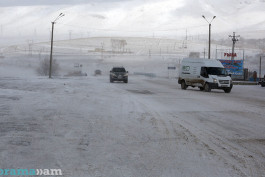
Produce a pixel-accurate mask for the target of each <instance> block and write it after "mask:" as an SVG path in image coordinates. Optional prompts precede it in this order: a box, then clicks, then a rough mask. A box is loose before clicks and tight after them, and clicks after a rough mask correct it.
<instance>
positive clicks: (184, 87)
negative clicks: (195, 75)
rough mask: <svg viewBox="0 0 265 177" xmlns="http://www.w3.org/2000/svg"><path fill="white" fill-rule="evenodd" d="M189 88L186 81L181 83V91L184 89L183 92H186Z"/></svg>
mask: <svg viewBox="0 0 265 177" xmlns="http://www.w3.org/2000/svg"><path fill="white" fill-rule="evenodd" d="M187 87H188V86H187V85H186V83H185V81H184V80H183V81H182V82H181V89H182V90H186V89H187Z"/></svg>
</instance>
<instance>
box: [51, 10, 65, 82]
mask: <svg viewBox="0 0 265 177" xmlns="http://www.w3.org/2000/svg"><path fill="white" fill-rule="evenodd" d="M63 16H64V14H63V13H60V15H59V16H58V17H57V18H56V19H55V20H54V21H53V22H52V35H51V53H50V68H49V78H52V52H53V30H54V24H55V21H56V20H58V19H59V18H61V17H63Z"/></svg>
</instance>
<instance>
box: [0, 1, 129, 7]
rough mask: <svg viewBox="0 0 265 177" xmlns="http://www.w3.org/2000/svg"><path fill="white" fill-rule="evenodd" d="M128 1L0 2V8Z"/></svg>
mask: <svg viewBox="0 0 265 177" xmlns="http://www.w3.org/2000/svg"><path fill="white" fill-rule="evenodd" d="M117 1H129V0H0V6H2V7H7V6H35V5H60V4H61V5H62V4H82V3H95V2H98V3H100V2H117Z"/></svg>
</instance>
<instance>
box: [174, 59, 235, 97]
mask: <svg viewBox="0 0 265 177" xmlns="http://www.w3.org/2000/svg"><path fill="white" fill-rule="evenodd" d="M178 83H179V84H181V89H183V90H186V89H187V87H188V86H191V87H199V88H200V90H204V91H206V92H210V91H211V89H222V90H224V91H225V93H230V92H231V90H232V87H233V83H232V79H231V77H230V76H229V75H228V73H227V71H226V69H225V68H224V66H223V65H222V63H221V62H220V61H218V60H215V59H202V58H184V59H183V60H182V62H181V67H180V71H179V78H178Z"/></svg>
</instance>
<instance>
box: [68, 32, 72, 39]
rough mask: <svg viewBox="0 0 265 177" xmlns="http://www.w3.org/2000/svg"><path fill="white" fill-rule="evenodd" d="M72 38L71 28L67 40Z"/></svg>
mask: <svg viewBox="0 0 265 177" xmlns="http://www.w3.org/2000/svg"><path fill="white" fill-rule="evenodd" d="M71 39H72V30H69V40H71Z"/></svg>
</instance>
